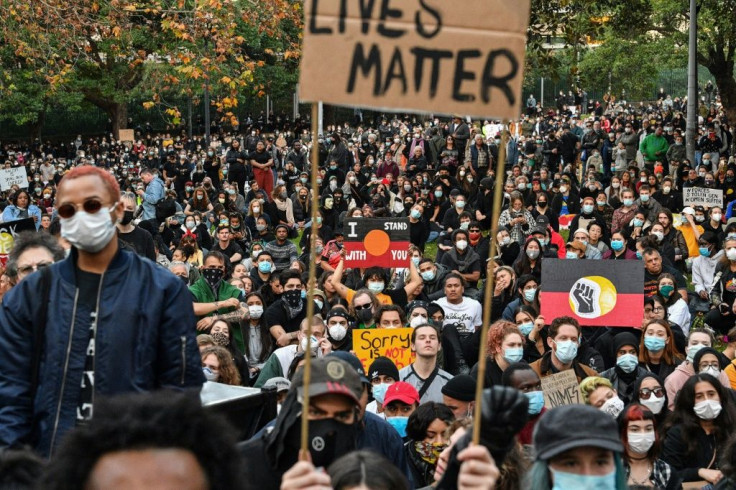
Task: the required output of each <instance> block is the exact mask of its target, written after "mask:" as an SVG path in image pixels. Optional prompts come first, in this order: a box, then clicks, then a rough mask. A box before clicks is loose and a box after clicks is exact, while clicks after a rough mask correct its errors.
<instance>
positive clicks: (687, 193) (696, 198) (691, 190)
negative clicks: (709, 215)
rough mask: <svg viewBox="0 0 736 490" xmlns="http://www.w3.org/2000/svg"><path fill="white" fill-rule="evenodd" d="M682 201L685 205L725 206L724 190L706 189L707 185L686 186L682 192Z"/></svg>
mask: <svg viewBox="0 0 736 490" xmlns="http://www.w3.org/2000/svg"><path fill="white" fill-rule="evenodd" d="M682 202H683V203H684V204H685V206H705V207H707V208H712V207H713V206H718V207H719V208H720V207H723V191H722V190H721V189H706V188H705V187H685V189H683V192H682Z"/></svg>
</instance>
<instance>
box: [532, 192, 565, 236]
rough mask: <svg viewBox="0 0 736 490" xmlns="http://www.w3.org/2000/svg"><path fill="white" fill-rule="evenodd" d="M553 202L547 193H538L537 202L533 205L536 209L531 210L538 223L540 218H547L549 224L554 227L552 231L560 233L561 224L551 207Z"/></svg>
mask: <svg viewBox="0 0 736 490" xmlns="http://www.w3.org/2000/svg"><path fill="white" fill-rule="evenodd" d="M551 200H552V197H551V196H550V194H549V193H548V192H547V191H539V192H537V194H536V200H535V201H534V203H533V206H534V207H533V208H532V210H531V213H532V217H533V218H534V219H535V220H536V221H539V217H540V216H544V217H546V218H547V221H548V224H549V225H551V226H552V229H554V230H555V231H559V229H560V224H559V219H558V215H556V214H555V213H554V212H553V211H552V208H551V207H550V202H551ZM537 224H539V223H537Z"/></svg>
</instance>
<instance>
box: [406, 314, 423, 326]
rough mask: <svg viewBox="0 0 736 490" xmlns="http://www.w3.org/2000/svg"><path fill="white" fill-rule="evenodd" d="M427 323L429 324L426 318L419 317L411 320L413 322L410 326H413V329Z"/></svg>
mask: <svg viewBox="0 0 736 490" xmlns="http://www.w3.org/2000/svg"><path fill="white" fill-rule="evenodd" d="M426 323H427V317H426V316H423V315H417V316H415V317H414V318H412V319H411V321H410V322H409V326H411V328H417V327H418V326H419V325H426Z"/></svg>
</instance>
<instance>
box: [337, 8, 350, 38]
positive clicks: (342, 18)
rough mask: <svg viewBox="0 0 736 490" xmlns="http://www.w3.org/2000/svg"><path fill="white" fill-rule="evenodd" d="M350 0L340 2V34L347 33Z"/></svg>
mask: <svg viewBox="0 0 736 490" xmlns="http://www.w3.org/2000/svg"><path fill="white" fill-rule="evenodd" d="M347 1H348V0H340V21H339V22H338V24H337V25H338V29H337V30H338V32H339V33H340V34H344V33H345V18H346V17H347V16H348V6H347Z"/></svg>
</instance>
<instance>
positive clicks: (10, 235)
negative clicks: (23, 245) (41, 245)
mask: <svg viewBox="0 0 736 490" xmlns="http://www.w3.org/2000/svg"><path fill="white" fill-rule="evenodd" d="M21 231H36V224H35V222H34V221H33V218H25V219H19V220H16V221H7V222H5V223H0V264H2V265H3V267H5V264H6V262H7V261H8V254H9V253H10V250H12V248H13V244H14V243H15V237H16V236H17V235H18V233H20V232H21Z"/></svg>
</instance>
